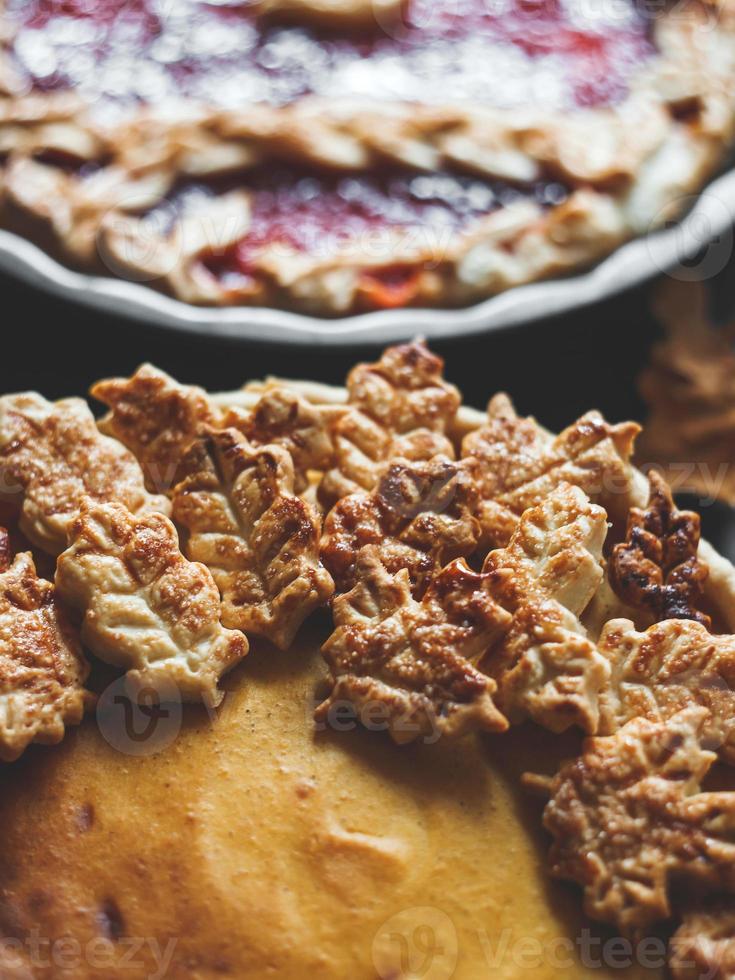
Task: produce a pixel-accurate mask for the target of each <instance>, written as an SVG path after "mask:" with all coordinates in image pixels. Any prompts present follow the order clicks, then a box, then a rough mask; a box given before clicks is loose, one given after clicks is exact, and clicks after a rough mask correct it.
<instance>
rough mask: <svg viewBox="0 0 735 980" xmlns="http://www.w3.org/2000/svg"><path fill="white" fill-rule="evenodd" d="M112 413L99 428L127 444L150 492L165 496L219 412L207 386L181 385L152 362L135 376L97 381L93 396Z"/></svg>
mask: <svg viewBox="0 0 735 980" xmlns="http://www.w3.org/2000/svg"><path fill="white" fill-rule="evenodd" d="M90 393H91V394H92V395H93V397H94V398H97V399H98V400H99V401H101V402H103V403H104V404H105V405H107V407H108V408H109V409H110V411H109V412H108V414H107V415H106V416H105V417H104V418H103V419H102V421H101V422H100V428H101V429H102V431H103V432H107V433H109V434H110V435H112V436H115V438H116V439H119V440H120V442H122V443H124V444H125V445H126V446H127V447H128V448H129V449H130V450H131V451H132V452H133V453H134V454H135V456H136V457H137V459H138V460H139V462H140V465H141V466H142V467H143V472H144V474H145V479H146V485H147V486H148V488H149V489H150V490H154V491H158V492H160V493H166V492H168V490H169V489H170V487H171V486H172V484H173V482H174V480H175V477H176V468H177V466H178V465H179V460H180V459H181V456H182V454H183V453H184V452H185V450H186V449H187V448H188V447H189V446H190V445H191V443H192V442H193V441H194V439H196V437H197V436H198V435H200V433H201V432H203V430H204V428H205V426H207V425H215V424H217V422H218V419H219V412H218V411H217V409H216V408H215V407H214V406H213V405H212V404H211V402H210V400H209V397H208V396H207V393H206V392H205V391H204V390H203V389H202V388H197V387H194V386H192V385H182V384H179V382H178V381H175V380H174V379H173V378H171V377H169V375H168V374H166V373H165V372H164V371H160V370H159V369H158V368H156V367H154V366H153V365H152V364H143V365H141V367H139V368H138V370H137V371H136V372H135V374H133V375H132V376H131V377H130V378H109V379H107V380H104V381H98V382H97V383H96V384H95V385H93V386H92V389H91V392H90Z"/></svg>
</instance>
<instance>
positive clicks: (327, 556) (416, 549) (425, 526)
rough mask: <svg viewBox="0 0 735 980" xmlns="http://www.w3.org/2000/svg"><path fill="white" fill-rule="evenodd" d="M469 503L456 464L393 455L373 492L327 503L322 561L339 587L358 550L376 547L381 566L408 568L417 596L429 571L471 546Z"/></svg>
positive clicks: (474, 531)
mask: <svg viewBox="0 0 735 980" xmlns="http://www.w3.org/2000/svg"><path fill="white" fill-rule="evenodd" d="M476 504H477V492H476V490H475V485H474V482H473V480H472V479H470V477H469V474H468V473H467V471H466V469H465V468H464V467H463V466H462V465H461V464H458V463H456V462H454V461H453V460H451V459H449V458H448V457H446V456H434V457H433V459H431V460H428V461H424V462H410V461H407V460H398V461H397V462H394V463H392V464H391V465H390V466H389V467H388V469H387V470H386V471H385V473H384V474H383V476H382V477H381V478H380V480H379V482H378V485H377V486H376V487H375V489H374V490H372V491H370V492H367V491H360V492H358V493H354V494H351V495H350V496H349V497H345V498H344V499H343V500H340V501H339V502H338V503H337V504H335V506H334V507H333V508H332V510H331V511H330V512H329V514H328V515H327V517H326V519H325V521H324V535H323V537H322V559H323V561H324V564H325V565H326V566H327V568H328V569H329V571H330V572H331V573H332V575H333V577H334V579H335V582H336V584H337V588H338V590H339V591H340V592H346V591H347V590H348V589H350V588H352V586H353V585H354V584H355V565H356V563H357V559H358V555H359V553H360V549H361V548H363V547H364V546H365V545H376V546H377V548H378V550H379V553H380V557H381V560H382V562H383V564H384V565H385V567H386V568H387V570H388V571H389V572H391V573H396V572H398V571H399V570H400V569H401V568H406V569H407V570H408V574H409V579H410V582H411V590H412V592H413V594H414V595H415V596H417V597H419V596H420V595H421V593H422V592H423V590H424V588H425V587H426V584H427V582H428V580H429V578H430V576H431V575H432V574H433V573H434V572H435V571H437V570H438V569H439V568H441V567H442V566H444V565H446V564H447V563H448V562H449V561H451V560H452V559H454V558H460V557H469V556H470V555H471V554H472V553H473V551H474V550H475V548H476V547H477V539H478V530H479V528H478V524H477V521H476V519H475V518H474V516H473V514H474V511H475V509H476Z"/></svg>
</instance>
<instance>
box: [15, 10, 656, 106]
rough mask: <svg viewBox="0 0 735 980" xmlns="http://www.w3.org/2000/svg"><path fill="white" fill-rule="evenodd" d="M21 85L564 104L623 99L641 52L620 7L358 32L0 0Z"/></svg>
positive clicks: (106, 98) (640, 23) (644, 32)
mask: <svg viewBox="0 0 735 980" xmlns="http://www.w3.org/2000/svg"><path fill="white" fill-rule="evenodd" d="M7 9H8V13H9V15H10V17H11V18H13V19H15V20H16V21H17V22H18V24H19V25H20V31H19V33H18V36H17V37H16V40H15V58H16V62H17V64H18V65H19V67H20V68H21V70H22V71H25V73H26V76H27V77H28V79H29V85H33V86H35V87H36V88H39V89H43V90H48V89H55V88H61V87H69V86H74V87H75V88H77V89H78V90H79V91H80V92H81V93H82V94H83V95H85V96H86V97H88V98H89V99H91V100H101V101H102V103H103V104H105V105H107V104H109V102H113V103H122V104H123V105H124V104H127V103H130V102H137V101H143V102H157V103H158V102H160V101H162V100H166V99H174V98H177V97H179V96H181V95H185V96H187V97H192V98H195V99H201V100H203V101H205V102H208V103H213V104H215V105H219V106H225V107H232V108H237V107H241V106H244V105H248V104H250V103H252V102H270V103H273V104H283V103H288V102H291V101H293V100H294V99H296V98H299V97H300V96H303V95H307V94H317V95H325V96H327V97H332V96H333V95H334V94H335V93H339V94H340V95H342V96H345V97H358V98H367V99H376V100H395V99H401V100H405V101H415V102H421V103H424V102H425V103H434V104H437V103H442V102H444V103H446V102H463V101H467V102H469V103H475V104H477V103H479V104H483V103H485V104H492V105H501V106H514V105H523V104H533V105H544V106H548V107H550V108H564V107H569V106H575V105H581V106H589V105H602V104H610V103H615V102H616V101H619V100H620V99H622V98H623V97H624V96H625V93H626V91H627V88H628V83H629V79H630V77H631V75H632V74H633V72H635V71H636V70H637V69H638V68H639V67H640V64H641V62H642V61H643V60H645V59H646V58H647V57H648V56H649V55H650V54H651V53H652V50H653V48H652V45H651V41H650V36H649V24H648V21H647V19H646V17H645V16H644V15H643V13H641V11H640V10H639V9H638V8H637V7H636V5H635V4H634V3H633V2H631V0H609V3H607V4H596V5H591V4H582V3H581V2H580V0H408V3H407V4H406V7H405V10H404V13H403V15H402V17H401V19H400V20H399V21H398V22H396V23H391V22H388V23H386V24H384V25H378V24H376V25H375V27H374V29H373V30H371V31H364V32H362V33H361V34H360V36H359V37H358V36H355V35H352V36H351V35H350V34H348V33H344V32H343V33H341V34H329V33H326V32H324V31H322V32H315V31H314V30H312V29H309V28H308V27H305V26H304V27H302V26H298V25H296V26H294V25H291V26H285V25H275V24H271V25H264V24H262V23H261V22H259V21H256V19H255V18H254V17H253V14H252V10H251V9H250V7H249V5H248V3H243V2H227V0H224V2H222V0H218V2H216V3H215V2H210V3H206V2H202V0H117V2H114V0H30V2H29V0H9V2H8V3H7Z"/></svg>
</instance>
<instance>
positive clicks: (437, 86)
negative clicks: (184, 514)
mask: <svg viewBox="0 0 735 980" xmlns="http://www.w3.org/2000/svg"><path fill="white" fill-rule="evenodd" d="M0 45H1V47H0V157H2V161H3V162H2V177H1V178H0V179H1V181H2V182H1V184H0V193H1V197H0V203H1V214H2V222H3V224H4V225H5V226H6V227H8V228H11V229H14V230H16V231H19V232H20V233H21V234H24V235H26V236H29V237H31V238H33V239H35V240H36V241H37V242H39V243H41V244H42V245H43V246H44V247H45V248H47V249H48V250H50V251H52V252H53V253H55V254H56V255H58V256H60V257H62V258H63V259H64V260H65V261H66V262H68V263H71V264H73V265H74V266H76V267H80V268H84V269H88V270H96V271H98V272H101V273H104V274H107V275H109V274H110V273H112V274H114V275H117V276H121V277H123V278H127V279H131V280H134V281H136V282H144V283H147V284H149V285H150V286H152V287H155V288H157V289H160V290H164V291H165V292H167V293H169V294H170V295H173V296H175V297H178V298H179V299H181V300H184V301H186V302H189V303H195V304H205V305H226V304H236V305H237V304H256V305H266V306H275V307H282V308H287V309H293V310H298V311H303V312H307V313H311V314H317V315H327V316H328V315H340V314H350V313H355V312H359V311H363V310H375V309H386V308H391V307H401V306H410V305H415V306H426V305H434V306H436V305H444V306H457V305H463V304H464V305H466V304H469V303H473V302H476V301H479V300H481V299H483V298H485V297H488V296H490V295H493V294H495V293H498V292H500V291H502V290H505V289H508V288H511V287H513V286H516V285H519V284H522V283H527V282H530V281H534V280H538V279H541V278H545V277H550V276H558V275H563V274H565V273H570V272H573V271H575V270H577V269H580V268H583V267H585V266H588V265H590V264H591V263H593V262H595V261H596V260H598V259H600V258H601V257H603V256H604V255H606V254H608V253H609V252H611V251H612V250H613V249H615V248H616V247H617V246H618V245H619V244H620V243H622V242H624V241H625V240H626V239H628V238H630V237H632V236H634V235H637V234H641V233H644V232H646V231H648V230H649V229H650V228H652V227H655V226H657V225H660V224H662V223H663V222H665V221H667V220H670V219H671V218H672V217H673V216H675V215H676V214H677V213H678V212H679V211H680V210H681V209H682V207H683V205H684V203H685V202H686V200H687V198H688V197H689V195H691V194H692V193H693V192H696V191H697V190H698V189H699V188H700V187H701V186H702V184H703V182H704V181H705V180H706V179H707V177H708V176H709V175H710V174H711V173H712V172H713V171H714V170H715V169H716V168H717V166H718V165H719V164H720V163H721V162H722V160H723V158H724V156H725V154H726V152H727V148H728V146H729V144H730V143H731V140H732V137H733V134H734V132H735V129H734V127H735V98H734V97H733V91H734V90H735V10H734V9H733V5H732V2H731V0H682V2H677V3H674V2H673V0H663V2H661V3H654V2H653V0H599V2H595V3H588V4H584V3H582V2H581V0H244V2H243V0H125V2H123V0H117V2H116V0H0Z"/></svg>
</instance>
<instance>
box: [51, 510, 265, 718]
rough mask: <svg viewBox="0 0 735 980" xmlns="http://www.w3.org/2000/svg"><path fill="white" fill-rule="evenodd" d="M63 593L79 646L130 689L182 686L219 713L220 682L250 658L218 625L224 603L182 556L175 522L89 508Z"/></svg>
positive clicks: (80, 521) (67, 562) (203, 572)
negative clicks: (121, 671) (78, 628)
mask: <svg viewBox="0 0 735 980" xmlns="http://www.w3.org/2000/svg"><path fill="white" fill-rule="evenodd" d="M56 587H57V589H58V591H59V594H60V595H61V596H62V598H63V599H64V600H65V601H67V602H68V603H69V604H70V605H72V606H74V607H75V608H77V609H79V610H80V611H81V612H82V613H83V617H84V618H83V623H82V639H83V641H84V643H85V645H86V646H88V647H89V649H90V650H91V651H92V652H93V653H95V654H96V655H97V656H98V657H99V658H100V659H101V660H106V661H107V662H109V663H112V664H117V665H119V666H121V667H124V668H126V669H127V671H128V679H129V680H130V681H131V683H132V685H133V686H134V687H137V688H142V687H145V686H147V685H151V686H153V687H155V685H156V682H157V681H158V680H161V681H166V682H170V683H173V684H175V685H176V686H177V688H178V690H179V693H180V695H181V697H182V698H183V699H184V700H196V699H198V698H201V699H202V700H204V701H205V703H207V704H212V705H216V704H218V703H219V701H220V700H221V699H222V693H221V692H220V691H219V690H218V688H217V681H218V680H219V678H220V677H221V675H222V674H223V673H224V672H225V671H226V670H228V669H229V668H230V667H232V666H234V664H236V663H237V662H238V660H240V659H241V658H242V657H244V656H245V654H246V653H247V649H248V644H247V640H246V639H245V637H244V636H243V634H242V633H239V632H237V631H234V630H228V629H225V628H224V627H223V626H222V625H221V623H220V611H221V610H220V597H219V593H218V591H217V586H216V585H215V583H214V580H213V579H212V576H211V574H210V572H209V570H208V569H207V568H205V567H204V565H200V564H198V563H195V562H189V561H187V559H186V558H184V556H183V555H182V554H181V552H180V551H179V542H178V537H177V534H176V529H175V528H174V526H173V524H172V523H171V521H170V520H169V519H168V518H167V517H164V516H163V515H162V514H150V515H145V516H136V515H133V514H131V513H130V511H129V510H127V509H126V508H125V507H123V506H121V505H120V504H95V503H93V502H89V503H88V504H85V505H84V506H83V507H82V510H81V512H80V514H79V516H78V517H77V519H76V520H75V521H74V524H73V525H72V528H71V533H70V545H69V548H68V549H67V550H66V551H65V552H64V553H63V554H62V555H61V556H60V557H59V560H58V563H57V568H56Z"/></svg>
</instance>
